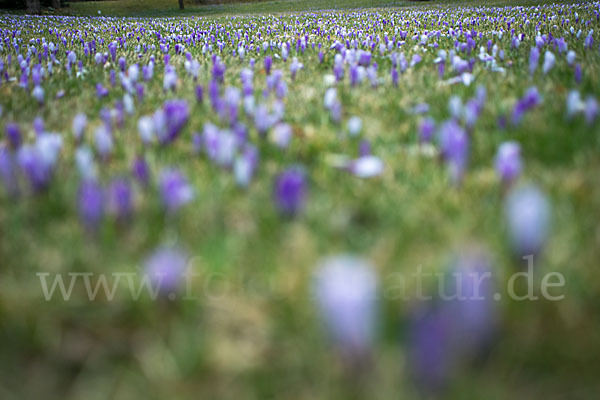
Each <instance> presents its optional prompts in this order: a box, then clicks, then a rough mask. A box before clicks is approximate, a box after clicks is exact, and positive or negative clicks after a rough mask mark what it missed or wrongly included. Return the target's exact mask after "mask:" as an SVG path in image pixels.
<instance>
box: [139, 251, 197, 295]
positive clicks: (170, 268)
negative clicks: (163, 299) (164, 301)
mask: <svg viewBox="0 0 600 400" xmlns="http://www.w3.org/2000/svg"><path fill="white" fill-rule="evenodd" d="M188 261H189V257H188V255H187V254H186V253H185V252H183V251H182V250H181V249H178V248H170V247H159V248H157V249H156V250H154V252H153V253H152V254H151V255H150V256H149V257H148V258H147V259H146V261H145V262H144V271H145V274H146V276H147V277H149V278H150V283H151V285H152V287H153V288H154V289H155V290H156V293H161V294H163V295H166V294H169V295H171V294H172V293H173V292H175V291H177V289H178V288H179V286H180V285H181V282H182V281H183V278H184V274H185V269H186V267H187V264H188Z"/></svg>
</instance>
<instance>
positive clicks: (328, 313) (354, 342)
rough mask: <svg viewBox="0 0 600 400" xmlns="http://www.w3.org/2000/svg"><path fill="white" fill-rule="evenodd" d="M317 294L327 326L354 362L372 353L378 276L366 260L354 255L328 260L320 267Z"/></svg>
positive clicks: (316, 279) (320, 309)
mask: <svg viewBox="0 0 600 400" xmlns="http://www.w3.org/2000/svg"><path fill="white" fill-rule="evenodd" d="M314 295H315V299H316V302H317V306H318V310H319V312H320V314H321V318H322V321H323V324H324V325H325V327H326V328H327V330H328V332H329V334H330V336H331V338H332V340H333V341H334V343H335V344H336V345H337V346H338V348H339V349H340V350H341V351H342V354H343V355H344V356H346V357H348V359H349V361H351V362H360V361H361V360H362V359H363V358H364V357H365V356H368V353H369V352H370V350H371V347H372V344H373V340H374V336H375V328H376V326H375V324H376V320H377V309H376V308H377V307H376V306H377V304H376V300H377V299H376V296H377V275H376V273H375V269H374V268H373V266H372V265H371V264H370V263H369V262H368V261H366V260H363V259H361V258H358V257H354V256H350V255H339V256H334V257H330V258H326V259H324V260H323V261H321V262H320V263H319V265H318V266H317V272H316V276H315V283H314Z"/></svg>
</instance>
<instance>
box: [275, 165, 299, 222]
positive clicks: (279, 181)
mask: <svg viewBox="0 0 600 400" xmlns="http://www.w3.org/2000/svg"><path fill="white" fill-rule="evenodd" d="M306 191H307V187H306V179H305V176H304V172H303V171H302V170H300V169H299V168H296V167H291V168H288V169H286V170H285V171H283V172H282V173H281V174H279V175H278V176H277V178H276V179H275V187H274V191H273V200H274V202H275V207H276V208H277V210H278V211H279V212H280V213H281V214H282V215H285V216H294V215H297V214H298V213H300V211H302V209H303V208H304V205H305V203H306Z"/></svg>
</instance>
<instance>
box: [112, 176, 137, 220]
mask: <svg viewBox="0 0 600 400" xmlns="http://www.w3.org/2000/svg"><path fill="white" fill-rule="evenodd" d="M107 205H108V211H109V212H110V213H111V214H113V215H115V216H116V217H117V218H118V219H119V220H120V221H126V220H128V219H129V218H130V217H131V214H132V211H133V193H132V191H131V186H130V184H129V182H128V181H127V180H126V179H122V178H117V179H115V180H113V181H112V182H111V183H110V185H109V187H108V192H107Z"/></svg>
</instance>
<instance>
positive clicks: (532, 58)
mask: <svg viewBox="0 0 600 400" xmlns="http://www.w3.org/2000/svg"><path fill="white" fill-rule="evenodd" d="M539 61H540V49H538V48H537V47H532V48H531V51H530V52H529V74H530V75H533V73H534V72H535V70H536V69H537V67H538V63H539Z"/></svg>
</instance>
